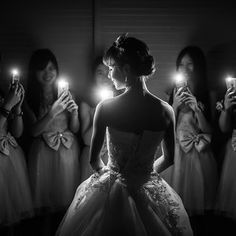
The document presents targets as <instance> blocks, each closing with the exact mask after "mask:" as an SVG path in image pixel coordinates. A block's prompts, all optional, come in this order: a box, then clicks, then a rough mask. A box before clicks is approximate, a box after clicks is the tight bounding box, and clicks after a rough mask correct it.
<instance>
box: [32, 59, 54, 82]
mask: <svg viewBox="0 0 236 236" xmlns="http://www.w3.org/2000/svg"><path fill="white" fill-rule="evenodd" d="M36 77H37V80H38V82H39V83H40V84H41V85H52V84H53V83H54V82H55V80H56V77H57V70H56V66H55V65H54V64H53V63H52V62H51V61H49V62H48V64H47V66H46V67H45V68H44V69H43V70H38V71H36Z"/></svg>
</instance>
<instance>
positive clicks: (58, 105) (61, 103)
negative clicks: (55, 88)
mask: <svg viewBox="0 0 236 236" xmlns="http://www.w3.org/2000/svg"><path fill="white" fill-rule="evenodd" d="M69 101H70V96H69V94H68V91H64V92H63V93H62V94H61V95H60V97H59V98H58V99H57V100H56V101H55V102H54V103H53V105H52V107H51V109H50V111H49V113H50V115H52V117H56V116H57V115H58V114H60V113H61V112H63V111H64V110H65V109H66V108H67V106H68V103H69Z"/></svg>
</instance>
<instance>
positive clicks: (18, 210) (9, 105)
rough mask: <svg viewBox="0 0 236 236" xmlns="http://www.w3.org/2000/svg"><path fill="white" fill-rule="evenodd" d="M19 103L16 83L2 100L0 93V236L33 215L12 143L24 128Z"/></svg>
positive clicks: (20, 90) (22, 165)
mask: <svg viewBox="0 0 236 236" xmlns="http://www.w3.org/2000/svg"><path fill="white" fill-rule="evenodd" d="M0 66H1V65H0ZM0 70H1V68H0ZM1 79H2V78H1ZM23 100H24V88H23V86H22V84H20V83H19V82H15V83H11V85H10V89H9V91H7V92H6V93H5V96H4V95H3V93H2V92H0V228H1V229H0V234H1V235H2V233H4V232H5V231H8V229H10V231H11V232H12V230H13V228H14V227H13V225H14V224H15V223H17V222H19V221H20V220H22V219H25V218H28V217H31V216H32V215H33V207H32V199H31V192H30V185H29V180H28V172H27V168H26V162H25V156H24V153H23V151H22V149H21V147H20V146H19V144H18V143H17V141H16V139H15V138H19V137H20V136H21V134H22V132H23V128H24V127H23V121H22V115H23V113H22V103H23ZM7 227H8V229H7ZM4 230H5V231H4Z"/></svg>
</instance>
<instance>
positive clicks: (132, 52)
mask: <svg viewBox="0 0 236 236" xmlns="http://www.w3.org/2000/svg"><path fill="white" fill-rule="evenodd" d="M111 60H114V61H115V63H116V64H117V65H118V66H120V67H122V66H124V65H125V64H128V65H129V66H130V68H131V70H132V73H134V74H135V75H136V76H150V75H152V74H153V73H154V72H155V62H154V58H153V56H152V55H150V54H149V48H148V46H147V45H146V44H145V43H144V42H143V41H141V40H139V39H136V38H133V37H127V34H122V35H121V36H119V37H118V38H117V39H116V41H115V42H114V43H113V45H112V46H111V47H110V48H109V49H108V50H107V51H106V52H105V54H104V56H103V63H104V64H105V65H107V66H109V65H110V61H111Z"/></svg>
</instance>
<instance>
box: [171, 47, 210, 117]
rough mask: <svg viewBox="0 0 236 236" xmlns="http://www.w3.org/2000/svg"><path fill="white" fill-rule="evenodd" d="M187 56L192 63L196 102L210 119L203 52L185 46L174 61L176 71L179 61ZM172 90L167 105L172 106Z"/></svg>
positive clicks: (197, 48)
mask: <svg viewBox="0 0 236 236" xmlns="http://www.w3.org/2000/svg"><path fill="white" fill-rule="evenodd" d="M186 55H188V56H189V57H190V58H191V59H192V61H193V65H194V68H193V78H192V81H193V83H194V87H195V90H194V96H195V97H196V98H197V101H200V102H201V103H203V105H204V107H205V108H204V113H205V115H206V117H207V119H209V118H210V101H209V96H208V88H207V65H206V58H205V55H204V53H203V51H202V50H201V49H200V48H199V47H197V46H187V47H185V48H184V49H182V50H181V51H180V53H179V55H178V57H177V59H176V69H177V70H178V69H179V66H180V63H181V60H182V58H183V57H184V56H186ZM173 90H174V89H172V92H171V95H170V99H169V104H171V105H172V104H173V96H174V94H173V93H174V91H173Z"/></svg>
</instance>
